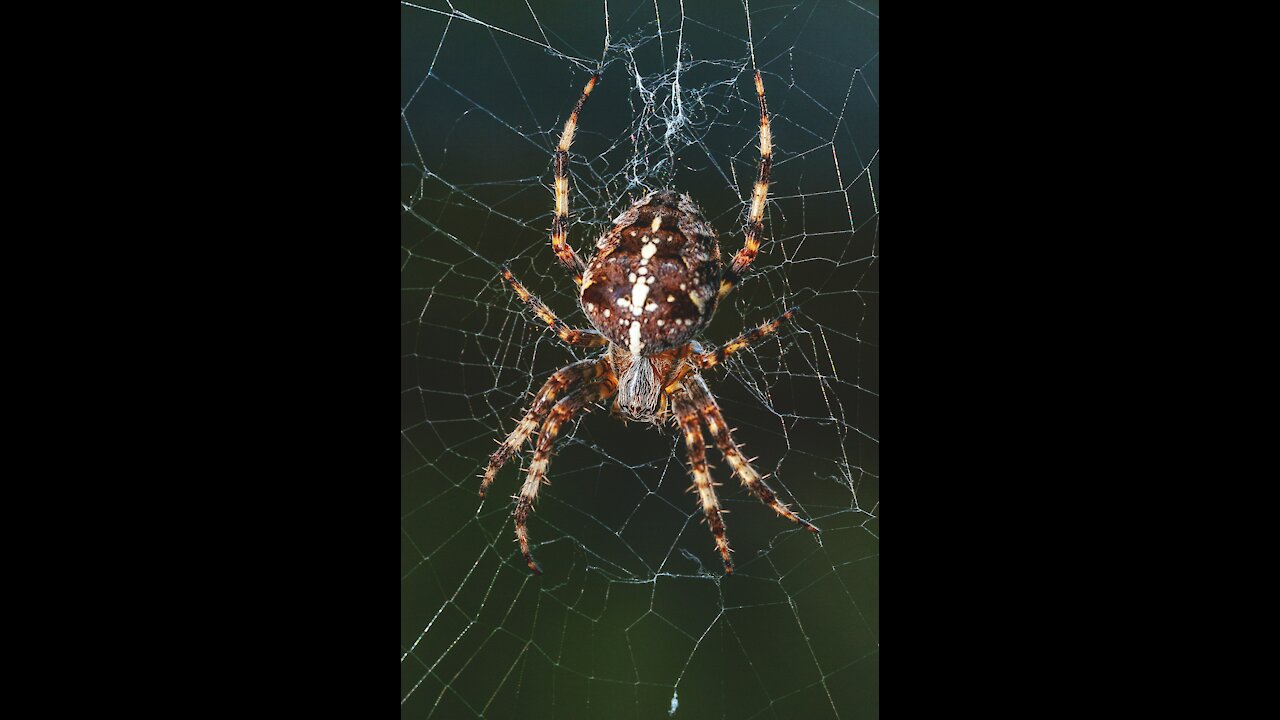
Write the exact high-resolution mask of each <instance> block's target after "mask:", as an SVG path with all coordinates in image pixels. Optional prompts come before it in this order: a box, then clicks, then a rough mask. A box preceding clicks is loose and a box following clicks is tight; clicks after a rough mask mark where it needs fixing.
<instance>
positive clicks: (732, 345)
mask: <svg viewBox="0 0 1280 720" xmlns="http://www.w3.org/2000/svg"><path fill="white" fill-rule="evenodd" d="M795 314H796V308H791V309H790V310H788V311H786V312H784V313H782V314H781V315H779V316H778V317H777V318H775V319H773V320H770V321H769V322H767V323H764V324H763V325H761V326H760V327H758V328H755V329H754V330H750V331H748V332H745V333H742V334H741V335H739V336H738V337H736V338H734V339H732V340H730V341H729V342H727V343H725V344H724V345H722V346H720V347H718V348H716V349H715V350H712V351H711V352H704V353H700V354H698V353H695V354H693V355H690V356H689V358H688V360H687V361H686V362H685V364H684V366H683V367H681V368H680V370H679V372H677V373H676V375H675V377H673V378H672V379H671V380H670V381H668V382H667V385H666V390H667V392H669V393H670V392H675V389H676V388H677V387H679V384H680V382H681V381H683V380H684V379H685V377H687V376H688V375H689V373H691V372H693V371H694V370H695V369H697V370H709V369H711V368H713V367H715V366H717V365H719V364H721V363H723V362H724V361H725V359H726V358H728V357H729V356H730V355H732V354H734V353H736V352H738V351H739V350H742V349H743V348H745V347H747V346H749V345H751V344H752V343H754V342H757V341H759V340H760V339H761V338H764V337H767V336H769V335H772V334H773V333H774V331H776V330H777V329H778V328H779V327H781V326H782V323H784V322H786V321H787V320H790V319H791V318H792V317H793V316H794V315H795Z"/></svg>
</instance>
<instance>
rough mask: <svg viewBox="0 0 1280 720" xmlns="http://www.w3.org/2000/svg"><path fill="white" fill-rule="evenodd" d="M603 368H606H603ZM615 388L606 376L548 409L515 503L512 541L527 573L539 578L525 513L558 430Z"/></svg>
mask: <svg viewBox="0 0 1280 720" xmlns="http://www.w3.org/2000/svg"><path fill="white" fill-rule="evenodd" d="M606 368H607V366H606ZM617 388H618V379H617V378H616V377H615V376H614V375H613V373H612V372H609V373H608V374H607V375H606V376H605V378H604V380H603V381H601V382H598V383H596V384H594V385H589V386H587V387H585V388H582V389H580V390H576V391H574V392H573V393H571V394H570V395H568V396H567V397H565V398H564V399H563V400H561V401H560V402H558V403H556V405H555V407H553V408H551V414H550V415H548V416H547V421H546V422H545V423H543V425H542V431H541V432H540V433H539V434H538V449H537V451H536V452H534V454H533V461H532V462H530V463H529V474H528V475H527V476H525V480H524V486H523V487H522V488H521V489H520V496H519V498H518V500H517V502H516V510H515V513H513V514H514V516H515V519H516V540H518V541H519V542H520V552H521V554H523V555H524V561H525V563H527V564H528V565H529V569H530V570H532V571H533V572H534V574H536V575H541V574H542V568H540V567H538V563H537V562H535V561H534V559H533V554H532V553H530V552H529V528H528V527H527V521H528V519H529V511H530V510H532V509H533V501H534V500H536V499H537V498H538V487H539V486H540V485H541V484H542V481H543V479H544V478H545V477H546V476H547V466H548V465H550V463H551V446H552V444H553V443H554V442H555V441H556V435H559V434H560V426H561V425H563V424H564V423H565V422H568V421H569V420H570V419H572V418H573V416H575V415H577V414H578V413H579V412H581V411H583V410H586V409H587V408H588V406H589V405H591V403H594V402H597V401H599V400H603V399H604V398H607V397H609V396H610V395H612V394H613V392H614V391H615V390H616V389H617Z"/></svg>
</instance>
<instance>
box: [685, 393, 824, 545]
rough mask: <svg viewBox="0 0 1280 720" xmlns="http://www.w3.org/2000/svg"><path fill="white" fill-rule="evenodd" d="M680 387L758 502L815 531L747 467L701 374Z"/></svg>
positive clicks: (757, 474)
mask: <svg viewBox="0 0 1280 720" xmlns="http://www.w3.org/2000/svg"><path fill="white" fill-rule="evenodd" d="M684 387H685V388H686V389H687V390H688V391H689V395H690V396H691V397H692V398H693V403H694V405H696V406H697V409H698V412H699V413H700V414H701V415H702V419H703V420H705V421H706V423H707V427H708V428H709V429H710V430H711V434H712V435H713V436H714V437H715V439H716V446H717V447H719V448H720V453H721V454H722V455H724V458H725V460H728V461H729V465H731V466H732V467H733V472H734V474H735V475H737V476H738V479H739V480H741V481H742V484H743V485H744V486H746V488H747V489H748V490H750V491H751V492H753V493H755V496H756V497H757V498H760V502H762V503H764V504H765V505H768V506H769V507H771V508H773V510H774V512H776V513H778V514H779V515H781V516H782V517H784V518H787V519H789V520H791V521H792V522H794V523H796V524H797V525H800V526H801V527H803V528H804V529H806V530H809V531H810V532H815V533H816V532H818V528H817V527H815V526H814V525H813V523H811V522H809V521H808V520H805V519H804V518H802V517H800V516H799V515H796V514H795V513H793V512H791V510H789V509H788V508H787V506H786V505H785V504H783V503H782V502H780V501H779V500H778V497H777V495H776V494H775V493H774V492H773V488H771V487H769V486H768V485H767V484H765V481H764V480H765V479H764V478H762V477H760V473H758V472H756V469H755V468H754V467H752V466H751V461H749V460H747V459H746V458H745V457H743V455H742V450H741V449H740V448H739V447H738V444H737V443H736V442H734V440H733V431H732V430H730V429H729V426H728V425H727V424H725V421H724V415H721V414H720V406H719V405H718V404H716V400H715V397H713V396H712V395H711V390H710V389H708V388H707V383H706V382H705V381H704V380H703V379H702V376H700V375H695V376H693V377H692V378H690V379H688V380H686V381H685V383H684Z"/></svg>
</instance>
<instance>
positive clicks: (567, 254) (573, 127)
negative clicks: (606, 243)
mask: <svg viewBox="0 0 1280 720" xmlns="http://www.w3.org/2000/svg"><path fill="white" fill-rule="evenodd" d="M599 80H600V76H599V75H592V76H591V79H590V80H588V81H587V86H586V87H584V88H582V96H581V97H579V98H578V104H577V105H575V106H574V107H573V112H572V113H570V114H569V119H568V120H566V121H565V123H564V131H563V132H561V133H560V146H559V147H557V148H556V212H555V217H554V218H553V219H552V220H551V249H552V250H554V251H555V253H556V257H557V258H559V259H560V262H561V263H563V264H564V266H565V267H567V268H569V271H570V272H572V273H573V281H574V282H576V283H577V284H579V285H581V284H582V273H583V271H585V270H586V269H587V266H586V263H584V262H582V258H580V257H578V253H576V252H574V251H573V248H571V247H569V146H570V145H572V144H573V135H574V133H575V132H577V130H578V113H580V112H582V106H583V105H586V104H587V97H588V96H589V95H591V89H592V88H594V87H595V86H596V82H597V81H599Z"/></svg>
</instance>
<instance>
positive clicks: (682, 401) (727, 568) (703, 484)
mask: <svg viewBox="0 0 1280 720" xmlns="http://www.w3.org/2000/svg"><path fill="white" fill-rule="evenodd" d="M671 401H672V403H674V404H675V409H676V413H675V414H676V422H678V423H679V424H680V430H681V431H682V432H683V433H684V443H685V447H686V448H687V449H688V451H689V470H690V471H691V472H692V473H693V486H692V487H690V488H689V489H690V490H692V489H694V488H697V489H698V495H699V497H701V498H702V512H703V514H704V515H705V516H706V519H707V525H709V526H710V527H711V534H712V535H714V536H715V538H716V549H717V550H719V551H720V556H721V557H722V558H724V572H725V574H726V575H730V574H732V573H733V560H732V559H731V558H730V557H729V553H730V552H731V551H730V549H729V540H728V538H726V537H725V534H724V519H723V518H721V517H720V515H721V513H723V512H725V511H723V510H721V509H720V499H719V498H717V497H716V490H715V485H716V483H713V482H711V473H709V472H708V471H707V446H706V443H705V441H704V440H703V438H702V425H700V424H699V423H698V408H697V406H696V405H694V403H693V401H692V400H690V399H689V395H688V394H687V393H686V392H677V393H675V394H673V395H672V396H671Z"/></svg>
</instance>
